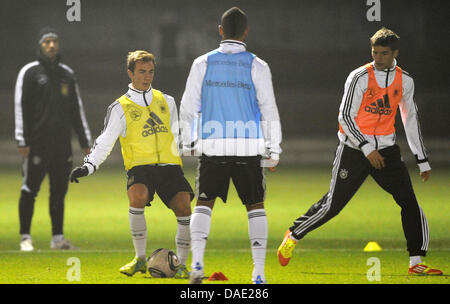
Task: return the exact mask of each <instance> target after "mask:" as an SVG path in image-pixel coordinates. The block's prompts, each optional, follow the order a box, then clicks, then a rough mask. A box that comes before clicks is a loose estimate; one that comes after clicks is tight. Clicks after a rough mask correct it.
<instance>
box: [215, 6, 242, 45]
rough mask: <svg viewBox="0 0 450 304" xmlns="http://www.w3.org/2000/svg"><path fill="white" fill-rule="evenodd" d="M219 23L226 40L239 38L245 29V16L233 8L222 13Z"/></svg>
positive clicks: (238, 9)
mask: <svg viewBox="0 0 450 304" xmlns="http://www.w3.org/2000/svg"><path fill="white" fill-rule="evenodd" d="M221 23H222V24H221V25H222V28H223V33H224V35H225V37H226V38H240V37H242V35H243V34H244V32H245V30H246V29H247V15H246V14H245V13H244V12H243V11H242V10H241V9H240V8H238V7H236V6H235V7H232V8H230V9H229V10H227V11H226V12H225V13H223V15H222V20H221Z"/></svg>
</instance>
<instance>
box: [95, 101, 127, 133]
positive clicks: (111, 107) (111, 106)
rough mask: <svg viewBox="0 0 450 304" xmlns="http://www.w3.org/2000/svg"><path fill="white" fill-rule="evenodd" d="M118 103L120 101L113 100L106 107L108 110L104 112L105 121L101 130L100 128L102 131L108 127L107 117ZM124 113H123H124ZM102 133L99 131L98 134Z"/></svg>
mask: <svg viewBox="0 0 450 304" xmlns="http://www.w3.org/2000/svg"><path fill="white" fill-rule="evenodd" d="M119 104H120V103H119V102H118V101H117V100H116V101H115V102H113V103H112V104H111V105H110V106H109V107H108V110H107V113H106V117H105V121H104V122H103V130H102V133H103V132H105V130H106V128H107V127H108V123H109V118H110V117H111V112H112V109H113V108H114V107H115V106H117V105H119ZM124 115H125V114H124ZM102 133H100V134H102Z"/></svg>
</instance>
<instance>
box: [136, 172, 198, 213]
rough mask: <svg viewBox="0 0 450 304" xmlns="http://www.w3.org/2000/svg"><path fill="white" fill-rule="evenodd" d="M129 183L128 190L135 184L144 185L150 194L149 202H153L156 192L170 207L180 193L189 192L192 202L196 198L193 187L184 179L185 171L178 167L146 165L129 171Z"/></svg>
mask: <svg viewBox="0 0 450 304" xmlns="http://www.w3.org/2000/svg"><path fill="white" fill-rule="evenodd" d="M127 176H128V182H127V190H128V189H129V188H130V187H131V186H132V185H134V184H144V185H145V186H146V187H147V189H148V192H149V201H148V203H147V206H150V202H151V201H153V198H154V196H155V192H156V193H157V194H158V196H159V197H160V198H161V200H162V201H163V203H164V204H165V205H166V206H167V207H168V208H170V207H169V203H170V201H171V199H172V198H173V197H174V196H175V194H177V193H178V192H188V193H190V195H191V200H192V199H193V198H194V192H193V191H192V188H191V185H189V182H188V181H187V180H186V178H185V177H184V173H183V170H182V169H181V167H180V166H178V165H165V166H157V165H144V166H136V167H133V168H131V169H130V170H128V171H127Z"/></svg>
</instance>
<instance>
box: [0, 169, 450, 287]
mask: <svg viewBox="0 0 450 304" xmlns="http://www.w3.org/2000/svg"><path fill="white" fill-rule="evenodd" d="M185 169H186V170H185V171H186V177H187V178H188V180H189V182H190V183H191V185H192V186H194V180H195V170H194V168H192V167H187V168H185ZM0 172H1V173H0V180H1V181H2V183H1V185H2V190H1V192H0V231H1V234H0V284H11V283H14V284H15V283H19V284H29V283H30V284H31V283H41V284H48V283H53V284H65V283H81V284H91V283H102V284H122V283H131V284H134V283H140V284H186V283H187V280H177V279H156V278H151V277H150V276H149V275H148V274H146V275H142V274H136V275H135V276H134V277H126V276H124V275H122V274H120V273H119V272H118V270H119V268H120V267H121V266H122V265H124V264H125V263H127V262H129V261H130V260H131V259H132V258H133V256H134V251H133V246H132V241H131V237H130V232H129V223H128V200H127V196H126V191H125V190H126V180H125V172H124V171H123V169H122V168H112V167H108V166H107V165H105V166H104V168H102V169H101V170H99V171H98V172H96V173H95V175H93V176H90V177H88V178H82V179H80V183H79V184H71V185H70V187H69V192H68V195H67V198H66V210H65V226H64V227H65V236H66V238H68V239H70V240H71V241H72V242H73V243H74V244H75V245H76V246H78V247H80V250H78V251H65V252H60V251H52V250H50V249H49V244H50V237H51V236H50V233H51V227H50V219H49V213H48V193H49V192H48V180H47V179H45V180H44V183H43V185H42V187H41V192H40V193H39V195H38V197H37V200H36V206H35V213H34V217H33V223H32V231H31V233H32V237H33V240H34V244H35V247H36V249H37V250H36V251H35V252H31V253H23V252H20V251H19V250H18V247H19V239H20V237H19V234H18V231H19V222H18V198H19V191H20V185H21V180H22V177H21V174H20V166H17V168H14V169H11V168H9V169H8V168H4V169H2V170H1V171H0ZM330 172H331V171H330V168H327V167H325V168H301V167H299V168H288V167H283V166H280V167H279V168H278V171H277V172H275V173H270V172H266V182H267V197H266V211H267V214H268V223H269V240H268V250H267V257H266V277H267V280H268V281H269V283H271V284H304V283H307V284H335V283H337V284H341V283H351V284H353V283H355V284H380V283H381V284H447V283H448V276H447V275H445V274H447V273H448V271H449V270H450V268H449V262H450V256H449V253H450V235H449V219H450V212H449V211H450V206H449V197H450V188H449V186H450V183H449V181H450V171H449V170H445V169H441V170H439V169H435V170H434V171H433V175H432V177H431V179H430V180H429V181H428V182H427V183H422V182H421V181H420V179H419V178H418V174H417V171H416V168H411V169H410V172H411V176H412V179H413V184H414V187H415V192H416V196H417V198H418V200H419V203H420V204H421V207H422V209H423V210H424V212H425V214H426V216H427V218H428V222H429V227H430V245H429V252H428V256H427V258H426V259H425V261H427V262H429V263H430V264H431V265H433V266H435V267H438V268H440V269H442V270H443V271H444V276H441V277H411V276H408V275H407V274H406V273H407V268H408V254H407V252H406V241H405V239H404V236H403V231H402V228H401V221H400V208H399V207H398V206H397V205H396V204H395V202H394V201H393V199H392V198H391V197H390V195H388V194H387V193H385V192H383V191H382V190H380V189H379V188H378V186H377V185H376V184H375V182H374V181H373V180H372V179H371V178H370V177H369V178H368V179H367V181H366V183H365V184H363V186H362V187H361V189H360V191H359V192H358V193H357V194H356V196H355V197H354V198H353V199H352V200H351V201H350V202H349V204H348V205H347V207H346V208H345V209H344V210H343V211H342V212H341V213H340V214H339V215H338V216H337V217H335V218H334V219H332V220H331V221H330V222H328V223H327V224H325V225H324V226H322V227H320V228H319V229H317V230H315V231H313V232H311V233H310V234H309V235H307V236H306V237H305V238H304V239H303V240H302V241H300V242H299V244H298V245H297V248H296V249H295V252H294V256H293V258H292V260H291V262H290V264H289V265H288V266H287V267H281V266H280V265H279V264H278V260H277V256H276V249H277V247H278V246H279V244H280V242H281V240H282V237H283V234H284V232H285V230H286V229H287V228H288V227H289V226H290V225H291V223H292V222H293V220H295V219H296V218H297V217H298V216H300V215H302V214H303V213H304V212H305V211H306V210H307V209H308V208H309V207H310V205H311V204H313V203H315V202H316V201H317V200H318V199H319V198H320V197H321V196H322V195H323V194H324V193H325V192H326V191H327V189H328V187H329V179H330ZM193 206H194V204H193V205H192V207H193ZM146 218H147V224H148V237H147V238H148V240H147V252H148V254H150V253H151V252H152V251H153V250H155V249H157V248H160V247H165V248H169V249H172V250H175V245H174V238H175V232H176V221H175V217H174V215H173V213H172V211H170V210H169V209H167V208H166V207H165V206H164V205H163V204H162V202H161V201H160V200H159V198H158V197H156V199H155V201H154V202H153V203H152V207H150V208H147V209H146ZM369 241H376V242H378V243H379V244H380V245H381V247H382V248H383V250H382V251H380V252H363V248H364V246H365V245H366V244H367V242H369ZM71 257H75V258H77V259H79V261H80V274H81V276H80V277H79V278H80V280H79V281H69V280H68V276H67V274H68V273H69V274H70V273H71V272H70V271H71V267H72V264H69V265H68V260H69V258H71ZM369 258H377V259H378V260H379V262H380V280H379V281H369V280H368V276H367V274H368V272H369V273H370V269H371V267H372V264H368V261H369ZM188 262H190V260H189V261H188ZM215 271H221V272H223V273H224V274H225V275H226V276H227V277H228V278H229V280H228V281H215V282H212V281H207V280H205V283H206V284H229V283H232V284H248V283H251V281H250V279H251V271H252V259H251V252H250V244H249V240H248V223H247V214H246V211H245V208H244V206H242V205H241V203H240V202H239V200H238V197H237V195H236V192H235V190H234V187H233V186H231V187H230V194H229V197H228V203H227V204H222V202H221V201H218V202H217V203H216V206H215V207H214V210H213V214H212V225H211V233H210V236H209V240H208V243H207V248H206V253H205V274H211V273H212V272H215Z"/></svg>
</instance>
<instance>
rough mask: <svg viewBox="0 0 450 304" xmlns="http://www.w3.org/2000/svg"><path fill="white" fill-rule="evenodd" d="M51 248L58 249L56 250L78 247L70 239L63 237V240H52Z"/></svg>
mask: <svg viewBox="0 0 450 304" xmlns="http://www.w3.org/2000/svg"><path fill="white" fill-rule="evenodd" d="M50 248H51V249H56V250H77V249H78V248H77V247H75V246H73V245H72V244H71V243H70V242H69V241H68V240H66V239H62V240H61V241H58V242H55V241H53V240H52V241H51V242H50Z"/></svg>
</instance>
